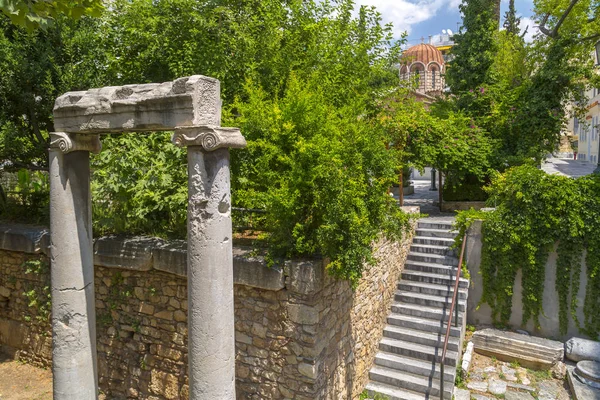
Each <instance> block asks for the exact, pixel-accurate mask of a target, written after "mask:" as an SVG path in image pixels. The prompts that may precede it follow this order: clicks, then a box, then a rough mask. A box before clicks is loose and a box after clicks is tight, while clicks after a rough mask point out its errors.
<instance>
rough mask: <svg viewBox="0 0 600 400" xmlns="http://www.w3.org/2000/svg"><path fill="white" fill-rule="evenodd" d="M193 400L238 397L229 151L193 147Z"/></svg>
mask: <svg viewBox="0 0 600 400" xmlns="http://www.w3.org/2000/svg"><path fill="white" fill-rule="evenodd" d="M188 174H189V176H188V182H189V184H188V190H189V193H188V196H189V197H188V198H189V200H188V201H189V203H188V301H189V306H188V307H189V308H188V309H189V312H188V325H189V330H188V331H189V333H188V348H189V366H190V367H189V368H190V371H189V379H190V399H191V400H201V399H222V400H234V399H235V338H234V335H235V329H234V319H233V318H234V313H233V256H232V244H231V235H232V229H231V203H230V175H229V150H228V149H227V148H220V149H217V150H215V151H212V152H207V151H205V150H203V148H202V147H200V146H189V147H188Z"/></svg>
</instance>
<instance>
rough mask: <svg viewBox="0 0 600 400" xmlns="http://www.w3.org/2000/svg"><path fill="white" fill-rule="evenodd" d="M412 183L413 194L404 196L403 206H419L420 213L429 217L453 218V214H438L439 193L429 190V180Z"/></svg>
mask: <svg viewBox="0 0 600 400" xmlns="http://www.w3.org/2000/svg"><path fill="white" fill-rule="evenodd" d="M412 182H413V186H414V187H415V193H414V194H410V195H406V196H404V205H405V206H419V207H421V213H423V214H429V216H447V217H452V216H454V213H441V212H440V208H439V205H438V196H439V192H438V191H437V190H435V191H432V190H429V188H430V187H431V182H430V181H429V180H427V181H425V180H414V181H412ZM396 198H397V197H396Z"/></svg>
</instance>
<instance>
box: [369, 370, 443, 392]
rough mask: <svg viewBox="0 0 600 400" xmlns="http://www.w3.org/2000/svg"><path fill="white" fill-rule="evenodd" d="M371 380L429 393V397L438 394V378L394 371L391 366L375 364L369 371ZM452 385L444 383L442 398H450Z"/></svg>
mask: <svg viewBox="0 0 600 400" xmlns="http://www.w3.org/2000/svg"><path fill="white" fill-rule="evenodd" d="M369 378H370V379H371V381H375V382H380V383H384V384H386V385H390V386H393V387H398V388H401V389H407V390H410V391H413V392H417V393H423V394H425V395H429V397H430V398H432V397H434V396H438V397H439V395H440V382H439V380H436V379H432V380H429V379H428V378H425V377H422V376H417V375H413V374H410V373H408V372H403V371H396V370H393V369H391V368H385V367H379V366H375V367H373V368H371V371H369ZM453 386H454V385H451V384H447V385H446V384H445V385H444V398H448V399H451V398H452V389H453Z"/></svg>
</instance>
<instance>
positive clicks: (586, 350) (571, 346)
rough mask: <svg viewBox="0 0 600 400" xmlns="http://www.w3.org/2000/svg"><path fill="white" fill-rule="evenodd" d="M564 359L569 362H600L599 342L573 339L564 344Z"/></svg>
mask: <svg viewBox="0 0 600 400" xmlns="http://www.w3.org/2000/svg"><path fill="white" fill-rule="evenodd" d="M565 357H566V358H568V359H569V360H571V361H575V362H579V361H583V360H595V361H600V342H596V341H594V340H589V339H583V338H578V337H573V338H571V339H569V340H567V341H566V343H565Z"/></svg>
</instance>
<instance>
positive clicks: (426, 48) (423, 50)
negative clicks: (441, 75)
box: [402, 43, 444, 66]
mask: <svg viewBox="0 0 600 400" xmlns="http://www.w3.org/2000/svg"><path fill="white" fill-rule="evenodd" d="M402 61H403V63H404V64H412V63H414V62H422V63H423V64H424V65H428V64H429V63H430V62H436V63H438V64H439V65H440V66H441V65H444V57H442V52H441V51H439V50H438V49H436V48H435V47H434V46H432V45H430V44H425V43H421V44H418V45H416V46H413V47H411V48H409V49H407V50H406V51H404V52H403V53H402Z"/></svg>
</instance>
